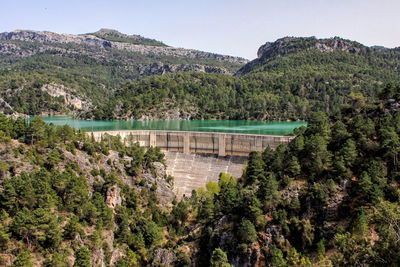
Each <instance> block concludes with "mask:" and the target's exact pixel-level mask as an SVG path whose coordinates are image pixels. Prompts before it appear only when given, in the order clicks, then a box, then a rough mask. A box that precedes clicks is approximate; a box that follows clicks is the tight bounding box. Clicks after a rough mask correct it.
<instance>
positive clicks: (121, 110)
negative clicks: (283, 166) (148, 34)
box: [86, 38, 400, 120]
mask: <svg viewBox="0 0 400 267" xmlns="http://www.w3.org/2000/svg"><path fill="white" fill-rule="evenodd" d="M258 54H259V55H258V56H259V58H258V59H256V60H254V61H252V62H250V63H248V64H247V65H245V66H244V67H243V68H242V69H241V70H239V71H238V72H237V75H236V76H235V77H232V76H227V75H222V74H203V73H174V74H166V75H163V76H152V77H149V78H145V79H143V80H141V81H137V82H133V83H128V84H126V85H125V86H124V87H122V89H121V90H118V91H117V92H116V94H115V96H114V98H113V99H111V101H110V102H107V103H105V104H104V105H101V106H100V107H99V108H97V110H95V111H94V112H93V113H91V112H89V113H86V117H95V118H103V119H111V118H122V119H132V118H133V119H139V118H150V119H166V118H170V117H171V116H173V118H175V119H179V118H184V119H187V118H191V119H210V118H218V119H258V120H286V119H290V120H305V119H306V118H307V116H308V115H309V114H310V113H311V112H315V111H322V112H324V113H326V114H336V113H338V112H339V111H340V107H341V106H342V105H344V104H349V103H351V102H353V101H367V102H368V101H370V100H371V101H373V100H374V99H376V94H377V90H378V88H380V87H382V86H383V85H384V84H387V83H389V82H392V81H398V80H399V78H400V50H399V49H377V48H369V47H366V46H363V45H361V44H358V43H355V42H351V41H347V40H343V39H340V38H332V39H324V40H319V39H315V38H283V39H280V40H277V41H276V42H274V43H267V44H266V45H264V46H262V47H261V48H260V50H259V53H258ZM174 114H175V115H174Z"/></svg>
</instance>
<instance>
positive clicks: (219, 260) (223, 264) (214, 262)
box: [210, 248, 232, 267]
mask: <svg viewBox="0 0 400 267" xmlns="http://www.w3.org/2000/svg"><path fill="white" fill-rule="evenodd" d="M229 266H232V265H230V264H229V263H228V257H227V256H226V253H225V252H224V251H222V250H221V249H220V248H216V249H214V251H213V253H212V256H211V260H210V267H229Z"/></svg>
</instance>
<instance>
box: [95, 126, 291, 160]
mask: <svg viewBox="0 0 400 267" xmlns="http://www.w3.org/2000/svg"><path fill="white" fill-rule="evenodd" d="M90 134H93V136H94V138H95V139H96V140H97V141H100V140H101V138H105V135H106V134H109V135H114V136H117V135H119V136H121V138H122V140H123V141H124V142H128V144H134V143H139V144H140V146H144V147H150V146H153V147H155V146H158V147H159V148H161V150H163V151H171V152H181V153H184V154H187V155H189V154H191V153H196V154H214V155H218V156H220V157H225V156H227V155H230V156H248V154H249V153H250V152H251V151H264V150H265V148H267V147H268V146H269V147H271V148H273V149H275V148H276V147H277V146H278V145H279V144H285V145H286V144H288V143H289V142H290V141H291V140H292V139H293V138H294V136H279V135H256V134H237V133H215V132H182V131H158V130H126V131H104V132H92V133H90Z"/></svg>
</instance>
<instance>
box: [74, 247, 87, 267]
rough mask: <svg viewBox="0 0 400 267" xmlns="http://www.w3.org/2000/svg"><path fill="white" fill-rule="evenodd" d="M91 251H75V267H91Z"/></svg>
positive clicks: (82, 249) (80, 249) (85, 248)
mask: <svg viewBox="0 0 400 267" xmlns="http://www.w3.org/2000/svg"><path fill="white" fill-rule="evenodd" d="M90 266H91V264H90V251H89V249H88V248H87V247H80V248H79V249H78V250H77V251H75V263H74V267H90Z"/></svg>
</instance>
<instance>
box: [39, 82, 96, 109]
mask: <svg viewBox="0 0 400 267" xmlns="http://www.w3.org/2000/svg"><path fill="white" fill-rule="evenodd" d="M41 90H42V91H45V92H47V93H48V94H49V95H50V96H52V97H62V98H64V102H65V104H67V105H68V106H71V107H73V108H74V109H78V110H84V111H88V110H89V109H90V107H91V106H92V104H91V103H90V102H88V101H86V100H84V99H82V98H81V97H78V96H76V95H73V94H72V93H73V92H74V91H73V89H71V88H67V87H66V86H64V85H62V84H61V85H60V84H45V85H43V86H42V88H41Z"/></svg>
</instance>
